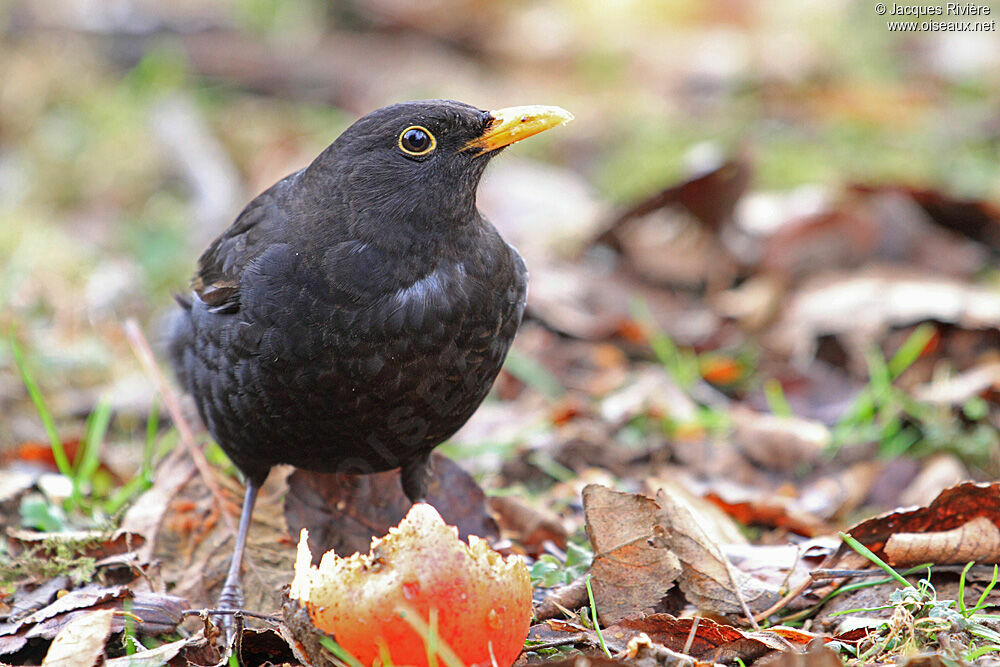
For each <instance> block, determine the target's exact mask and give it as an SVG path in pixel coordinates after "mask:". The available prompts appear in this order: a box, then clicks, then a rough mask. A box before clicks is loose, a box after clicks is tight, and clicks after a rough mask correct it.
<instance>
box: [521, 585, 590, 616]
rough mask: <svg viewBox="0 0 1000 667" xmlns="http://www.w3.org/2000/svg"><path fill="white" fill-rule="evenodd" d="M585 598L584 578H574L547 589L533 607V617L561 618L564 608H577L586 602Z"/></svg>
mask: <svg viewBox="0 0 1000 667" xmlns="http://www.w3.org/2000/svg"><path fill="white" fill-rule="evenodd" d="M587 599H588V598H587V580H586V578H585V577H581V578H579V579H575V580H573V581H571V582H570V583H568V584H566V585H565V586H560V587H559V588H554V589H552V590H551V591H549V593H548V594H547V595H546V596H545V598H544V599H543V600H542V601H541V602H540V603H538V606H537V607H535V619H536V620H539V621H545V620H548V619H550V618H562V616H563V613H564V610H567V609H568V610H573V609H579V608H580V607H583V606H585V605H586V604H587ZM595 601H596V600H595Z"/></svg>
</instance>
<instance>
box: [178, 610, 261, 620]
mask: <svg viewBox="0 0 1000 667" xmlns="http://www.w3.org/2000/svg"><path fill="white" fill-rule="evenodd" d="M236 614H242V615H244V616H249V617H250V618H259V619H261V620H264V621H271V622H272V623H280V622H281V617H280V616H275V615H274V614H261V613H259V612H256V611H247V610H245V609H185V610H184V611H182V612H181V616H185V617H187V616H235V615H236Z"/></svg>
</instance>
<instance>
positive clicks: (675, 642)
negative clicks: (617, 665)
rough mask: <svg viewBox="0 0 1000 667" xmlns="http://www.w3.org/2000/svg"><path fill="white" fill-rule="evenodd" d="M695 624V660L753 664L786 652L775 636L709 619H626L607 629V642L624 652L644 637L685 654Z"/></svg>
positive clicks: (692, 650)
mask: <svg viewBox="0 0 1000 667" xmlns="http://www.w3.org/2000/svg"><path fill="white" fill-rule="evenodd" d="M695 623H697V624H698V626H697V627H696V628H695V629H694V639H693V640H692V641H691V646H690V648H689V649H688V650H687V651H686V653H687V654H688V655H691V656H694V657H695V658H699V659H703V660H708V661H710V662H726V663H733V662H735V661H736V660H737V659H740V660H743V661H744V662H745V663H749V662H752V661H754V660H756V659H758V658H760V657H761V656H762V655H764V654H766V653H768V652H770V651H772V650H782V649H784V648H786V645H785V644H784V643H782V642H781V641H780V640H778V639H776V638H775V637H774V636H773V635H766V636H765V637H764V639H763V640H762V639H761V638H758V637H752V636H751V635H750V634H749V633H746V632H743V631H742V630H739V629H737V628H734V627H733V626H731V625H723V624H721V623H717V622H716V621H713V620H711V619H709V618H704V617H701V618H697V619H694V618H676V617H674V616H671V615H670V614H651V615H649V616H641V617H635V618H628V619H623V620H621V621H619V622H618V623H616V624H614V625H611V626H609V627H607V628H605V629H604V630H603V634H604V640H605V642H607V643H608V646H609V647H611V648H614V649H615V650H621V649H623V648H624V647H625V646H626V645H627V644H628V642H629V641H630V640H631V639H632V638H633V637H636V636H638V635H639V634H644V635H646V636H647V637H649V639H650V640H652V641H653V642H654V643H656V644H660V645H662V646H665V647H667V648H668V649H671V650H673V651H684V650H685V646H687V644H688V638H689V637H690V636H691V628H692V626H693V625H694V624H695ZM755 634H761V635H763V633H755Z"/></svg>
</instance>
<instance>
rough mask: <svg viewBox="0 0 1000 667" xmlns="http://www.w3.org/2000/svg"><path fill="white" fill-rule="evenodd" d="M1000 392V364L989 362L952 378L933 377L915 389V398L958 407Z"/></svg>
mask: <svg viewBox="0 0 1000 667" xmlns="http://www.w3.org/2000/svg"><path fill="white" fill-rule="evenodd" d="M998 390H1000V362H998V361H990V362H987V363H984V364H980V365H977V366H975V367H974V368H970V369H969V370H967V371H965V372H963V373H959V374H958V375H955V376H952V377H935V378H934V380H933V381H932V382H930V383H928V384H926V385H922V386H919V387H915V388H914V390H913V395H914V397H915V398H917V399H919V400H921V401H926V402H928V403H934V404H935V405H950V406H952V407H960V406H961V405H962V404H964V403H965V402H966V401H968V400H969V399H970V398H973V397H975V396H981V395H983V394H987V393H990V392H992V393H996V392H997V391H998Z"/></svg>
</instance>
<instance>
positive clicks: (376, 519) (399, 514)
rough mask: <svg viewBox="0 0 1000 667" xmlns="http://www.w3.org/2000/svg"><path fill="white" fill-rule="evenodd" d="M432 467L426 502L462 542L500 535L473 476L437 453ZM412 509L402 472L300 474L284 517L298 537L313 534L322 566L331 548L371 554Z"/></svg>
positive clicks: (291, 484) (288, 497) (341, 552)
mask: <svg viewBox="0 0 1000 667" xmlns="http://www.w3.org/2000/svg"><path fill="white" fill-rule="evenodd" d="M431 466H432V470H433V476H432V477H431V482H430V486H429V487H428V490H427V502H428V503H429V504H430V505H433V506H434V508H435V509H436V510H437V511H438V512H439V513H440V514H441V516H442V518H444V520H445V522H446V523H448V524H449V525H452V526H456V527H458V532H459V536H460V537H461V539H463V540H466V539H468V536H469V535H476V536H478V537H482V538H486V539H496V538H497V537H498V536H499V531H498V529H497V525H496V522H495V521H494V520H493V517H491V516H490V514H489V511H488V509H487V507H486V496H485V494H484V493H483V491H482V489H480V488H479V485H478V484H476V481H475V480H474V479H472V477H471V476H470V475H469V473H467V472H465V471H464V470H462V468H461V466H459V465H458V464H457V463H455V462H454V461H451V460H450V459H448V458H447V457H445V456H442V455H440V454H437V453H435V454H432V455H431ZM410 506H411V503H410V501H409V499H407V497H406V496H405V495H404V494H403V488H402V486H401V485H400V482H399V471H398V470H390V471H388V472H383V473H377V474H374V475H361V476H358V475H341V474H324V473H313V472H308V471H305V470H296V471H295V472H294V473H292V475H291V476H290V477H289V479H288V494H287V495H286V496H285V512H284V516H285V519H286V520H287V521H288V527H289V528H290V529H291V530H292V531H294V533H295V534H298V532H299V531H300V530H301V529H302V528H306V529H308V530H309V548H310V549H311V550H312V553H313V554H315V557H316V559H317V562H318V558H319V557H320V556H322V554H324V553H326V552H327V551H329V550H331V549H333V550H334V551H335V552H336V553H337V554H338V555H341V556H348V555H350V554H352V553H355V552H361V553H365V552H367V551H368V548H369V546H370V545H371V541H372V538H373V537H382V536H383V535H385V534H386V533H388V532H389V528H391V527H392V526H395V525H397V524H399V522H400V520H401V519H402V518H403V516H405V515H406V512H407V511H408V510H409V509H410ZM288 572H291V570H290V569H289V570H288Z"/></svg>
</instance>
